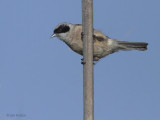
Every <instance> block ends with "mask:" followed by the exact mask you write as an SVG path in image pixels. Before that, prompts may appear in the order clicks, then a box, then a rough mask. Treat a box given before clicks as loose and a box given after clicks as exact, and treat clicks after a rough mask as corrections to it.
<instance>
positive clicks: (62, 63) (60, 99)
mask: <svg viewBox="0 0 160 120" xmlns="http://www.w3.org/2000/svg"><path fill="white" fill-rule="evenodd" d="M159 5H160V1H159V0H94V27H95V28H96V29H98V30H100V31H102V32H104V33H105V34H106V35H108V36H109V37H111V38H115V39H118V40H125V41H133V42H148V43H149V46H148V50H147V51H145V52H139V51H129V52H123V51H122V52H117V53H114V54H112V55H109V56H108V57H105V58H104V59H102V60H100V61H99V62H98V63H97V64H96V65H95V67H94V88H95V100H94V101H95V120H160V53H159V52H160V47H159V46H160V37H159V35H160V7H159ZM81 11H82V10H81V0H0V16H1V17H0V120H64V119H65V120H82V119H83V88H82V86H83V82H82V81H83V74H82V73H83V72H82V71H83V66H82V65H81V64H80V62H81V58H82V56H80V55H78V54H76V53H74V52H72V51H71V50H70V48H68V47H67V45H65V44H64V43H63V42H61V41H60V40H58V39H57V38H54V39H51V38H50V35H51V34H52V32H53V29H54V27H55V26H56V25H57V24H59V23H61V22H71V23H82V22H81V21H82V16H81V14H82V13H81ZM16 115H17V116H16ZM20 115H21V116H20Z"/></svg>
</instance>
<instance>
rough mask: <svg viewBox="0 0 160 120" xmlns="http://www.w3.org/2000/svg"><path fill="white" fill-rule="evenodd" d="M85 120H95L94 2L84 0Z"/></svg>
mask: <svg viewBox="0 0 160 120" xmlns="http://www.w3.org/2000/svg"><path fill="white" fill-rule="evenodd" d="M82 32H83V34H82V35H83V37H82V38H83V63H84V64H83V109H84V113H83V114H84V115H83V118H84V120H94V96H93V95H94V89H93V0H82Z"/></svg>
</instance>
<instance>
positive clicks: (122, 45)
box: [117, 41, 148, 51]
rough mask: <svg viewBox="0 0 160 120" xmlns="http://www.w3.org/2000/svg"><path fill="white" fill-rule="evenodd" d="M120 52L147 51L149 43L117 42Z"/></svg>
mask: <svg viewBox="0 0 160 120" xmlns="http://www.w3.org/2000/svg"><path fill="white" fill-rule="evenodd" d="M117 43H118V49H119V50H140V51H144V50H147V45H148V43H145V42H126V41H117Z"/></svg>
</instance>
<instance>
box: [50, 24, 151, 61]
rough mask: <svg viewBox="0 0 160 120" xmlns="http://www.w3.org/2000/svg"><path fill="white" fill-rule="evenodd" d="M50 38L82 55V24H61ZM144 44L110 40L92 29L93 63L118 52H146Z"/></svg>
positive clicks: (145, 44)
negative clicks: (58, 40) (61, 42)
mask: <svg viewBox="0 0 160 120" xmlns="http://www.w3.org/2000/svg"><path fill="white" fill-rule="evenodd" d="M51 37H52V38H53V37H57V38H59V39H60V40H61V41H63V42H65V43H66V44H67V45H68V46H69V47H70V48H71V49H72V50H73V51H74V52H76V53H78V54H80V55H83V32H82V24H72V23H68V22H63V23H60V24H58V25H57V26H56V27H55V29H54V30H53V34H52V35H51ZM147 45H148V43H146V42H127V41H120V40H116V39H111V38H110V37H108V36H107V35H105V34H104V33H102V32H100V31H98V30H96V29H93V61H98V60H100V59H101V58H104V57H105V56H108V55H109V54H112V53H114V52H117V51H119V50H123V51H129V50H138V51H145V50H147Z"/></svg>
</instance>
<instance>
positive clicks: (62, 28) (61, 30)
mask: <svg viewBox="0 0 160 120" xmlns="http://www.w3.org/2000/svg"><path fill="white" fill-rule="evenodd" d="M69 30H70V27H69V26H67V25H60V26H59V27H58V28H56V29H55V30H54V33H66V32H68V31H69Z"/></svg>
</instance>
